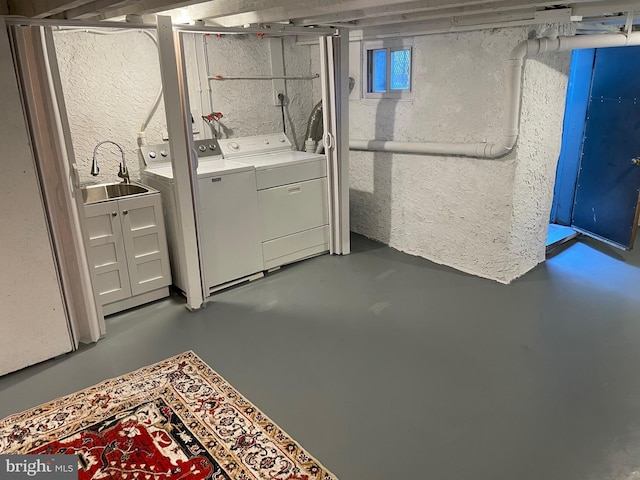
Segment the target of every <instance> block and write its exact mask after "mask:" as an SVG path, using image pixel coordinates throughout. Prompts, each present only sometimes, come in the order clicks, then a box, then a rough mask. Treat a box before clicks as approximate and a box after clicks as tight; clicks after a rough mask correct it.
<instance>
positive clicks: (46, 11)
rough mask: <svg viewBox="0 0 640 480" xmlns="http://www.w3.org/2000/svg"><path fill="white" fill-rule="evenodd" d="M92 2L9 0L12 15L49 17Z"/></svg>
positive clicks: (72, 0) (75, 0) (82, 0)
mask: <svg viewBox="0 0 640 480" xmlns="http://www.w3.org/2000/svg"><path fill="white" fill-rule="evenodd" d="M114 1H115V0H114ZM90 2H91V0H8V3H9V14H10V15H19V16H22V17H30V18H45V17H49V16H51V15H55V14H57V13H61V12H64V11H65V10H69V9H70V8H76V7H80V6H82V5H85V4H87V3H90Z"/></svg>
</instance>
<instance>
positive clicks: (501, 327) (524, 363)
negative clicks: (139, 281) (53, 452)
mask: <svg viewBox="0 0 640 480" xmlns="http://www.w3.org/2000/svg"><path fill="white" fill-rule="evenodd" d="M353 247H354V248H353V250H354V253H353V254H352V255H350V256H348V257H343V258H339V257H329V256H324V257H319V258H315V259H312V260H309V261H306V262H303V263H301V264H298V265H294V266H290V267H288V268H284V269H282V270H281V271H279V272H277V273H275V274H272V275H270V276H269V277H267V278H265V279H263V280H260V281H257V282H254V283H253V284H249V285H245V286H242V287H240V288H236V289H234V290H231V291H228V292H226V293H224V294H221V295H219V296H218V297H217V301H216V302H215V303H213V304H210V305H209V306H208V307H207V308H206V309H204V310H202V311H199V312H196V313H193V314H191V313H188V312H187V311H186V310H185V309H184V307H183V306H182V303H181V302H180V300H179V299H177V298H176V299H169V300H164V301H161V302H158V303H155V304H153V305H151V306H148V307H145V308H141V309H137V310H133V311H130V312H127V313H125V314H122V315H119V316H115V317H113V318H111V319H109V320H108V324H107V327H108V337H107V338H106V339H105V340H104V341H101V342H100V343H99V344H97V345H95V346H93V347H88V348H84V349H82V350H81V351H78V352H76V353H74V354H71V355H67V356H64V357H62V358H58V359H55V360H52V361H48V362H45V363H43V364H40V365H37V366H34V367H31V368H28V369H25V370H23V371H21V372H17V373H15V374H11V375H7V376H5V377H3V378H0V417H4V416H5V415H8V414H10V413H13V412H17V411H20V410H23V409H26V408H29V407H32V406H34V405H36V404H39V403H42V402H45V401H48V400H51V399H53V398H56V397H58V396H61V395H65V394H68V393H71V392H73V391H76V390H79V389H82V388H85V387H88V386H90V385H92V384H95V383H98V382H100V381H101V380H103V379H105V378H107V377H113V376H117V375H121V374H124V373H126V372H129V371H131V370H134V369H136V368H139V367H142V366H145V365H148V364H151V363H154V362H156V361H159V360H162V359H164V358H166V357H169V356H171V355H174V354H177V353H180V352H182V351H185V350H188V349H192V350H194V351H195V352H196V353H197V354H198V355H200V356H201V357H202V358H203V359H204V360H205V361H206V362H207V363H208V364H209V365H211V366H212V367H213V368H214V369H215V370H216V371H218V372H219V373H220V374H221V375H223V376H224V377H226V378H227V379H228V380H229V381H230V382H231V383H232V384H233V385H234V386H235V387H236V388H237V389H238V390H240V391H241V392H242V393H243V394H244V395H246V396H247V397H248V398H249V399H250V400H251V401H253V402H254V403H255V404H256V405H257V406H259V407H260V408H261V409H262V410H263V411H264V412H265V413H267V415H269V416H271V418H272V419H273V420H275V421H276V422H277V423H278V424H279V425H280V426H281V427H283V428H284V429H285V430H286V431H287V432H288V433H289V434H291V435H292V436H293V437H294V438H296V439H297V440H298V441H299V442H300V443H302V445H303V446H305V447H306V448H307V449H308V450H309V451H310V452H311V453H312V454H314V455H315V456H316V457H318V458H319V459H320V460H321V461H322V462H323V463H324V464H325V465H326V466H327V467H328V468H329V469H331V470H332V471H334V472H335V473H336V474H337V475H338V476H339V478H340V479H342V480H363V479H367V480H377V479H380V480H382V479H384V480H390V479H408V480H412V479H416V480H422V479H434V480H448V479H452V480H453V479H455V480H463V479H464V480H467V479H473V480H480V479H486V480H556V479H557V480H590V479H592V480H612V479H615V480H618V479H620V480H622V479H624V480H631V479H638V478H640V295H639V294H638V285H640V254H639V253H638V252H633V253H623V252H618V251H615V250H613V249H612V248H611V247H608V246H606V245H602V244H598V243H597V242H595V241H591V240H589V239H580V240H579V241H577V242H572V243H571V244H569V245H568V246H565V247H563V248H562V249H561V250H560V252H559V253H558V254H556V255H555V256H554V257H553V258H551V259H550V260H549V261H548V262H547V263H546V264H545V265H541V266H539V267H538V268H537V269H535V270H534V271H533V272H531V273H529V274H527V275H526V276H525V277H524V278H522V279H520V280H518V281H516V282H514V283H513V284H512V285H509V286H504V285H499V284H496V283H493V282H491V281H488V280H483V279H479V278H474V277H471V276H468V275H465V274H462V273H459V272H456V271H454V270H451V269H449V268H445V267H441V266H438V265H435V264H433V263H430V262H428V261H426V260H422V259H419V258H415V257H411V256H409V255H405V254H402V253H400V252H397V251H394V250H392V249H389V248H386V247H384V246H382V245H379V244H376V243H374V242H371V241H368V240H365V239H363V238H361V237H355V238H354V245H353Z"/></svg>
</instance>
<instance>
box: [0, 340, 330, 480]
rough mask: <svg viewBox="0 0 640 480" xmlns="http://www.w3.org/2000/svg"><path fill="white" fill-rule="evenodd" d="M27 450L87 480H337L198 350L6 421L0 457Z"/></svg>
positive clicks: (0, 429) (1, 428)
mask: <svg viewBox="0 0 640 480" xmlns="http://www.w3.org/2000/svg"><path fill="white" fill-rule="evenodd" d="M27 453H29V454H47V455H60V454H75V455H77V456H78V461H79V478H80V479H102V478H111V479H116V478H119V479H134V478H135V479H139V480H142V479H145V480H152V479H153V480H159V479H163V480H177V479H192V480H201V479H202V480H204V479H216V480H218V479H229V480H231V479H238V480H250V479H261V480H262V479H265V480H267V479H268V480H335V477H334V475H333V474H331V473H330V472H329V471H327V469H325V468H324V467H323V466H322V465H321V464H320V462H318V461H317V460H315V459H314V458H313V457H312V456H311V455H309V454H308V453H307V452H306V451H305V450H304V449H303V448H302V447H301V446H300V445H299V444H298V443H297V442H296V441H294V440H293V439H292V438H291V437H289V435H287V434H286V433H285V432H283V431H282V429H280V428H279V427H278V426H277V425H276V424H275V423H274V422H272V421H271V420H270V419H269V418H268V417H267V416H266V415H265V414H263V413H262V412H261V411H260V410H259V409H258V408H256V407H255V406H254V405H252V404H251V403H250V402H249V401H248V400H247V399H246V398H244V397H243V396H242V395H241V394H240V393H238V391H236V390H235V389H234V388H233V387H232V386H231V385H229V383H228V382H226V381H225V380H224V379H223V378H222V377H221V376H220V375H218V374H217V373H216V372H214V371H213V370H212V369H211V368H210V367H209V366H208V365H207V364H206V363H204V362H203V361H202V360H201V359H200V358H198V356H197V355H196V354H195V353H193V352H185V353H183V354H181V355H177V356H175V357H172V358H170V359H168V360H165V361H163V362H160V363H157V364H155V365H151V366H149V367H145V368H142V369H140V370H137V371H135V372H133V373H130V374H127V375H124V376H122V377H117V378H113V379H110V380H106V381H104V382H102V383H100V384H98V385H96V386H94V387H91V388H88V389H86V390H82V391H80V392H77V393H74V394H72V395H69V396H66V397H63V398H59V399H57V400H54V401H52V402H50V403H47V404H44V405H41V406H39V407H36V408H33V409H31V410H27V411H25V412H23V413H19V414H16V415H12V416H10V417H7V418H5V419H3V420H0V454H27Z"/></svg>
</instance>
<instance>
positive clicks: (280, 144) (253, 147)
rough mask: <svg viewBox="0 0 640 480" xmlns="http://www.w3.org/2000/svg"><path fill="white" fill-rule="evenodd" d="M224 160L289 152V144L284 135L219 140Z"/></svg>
mask: <svg viewBox="0 0 640 480" xmlns="http://www.w3.org/2000/svg"><path fill="white" fill-rule="evenodd" d="M220 147H221V148H222V153H223V155H224V158H238V157H246V156H249V155H261V154H265V153H276V152H283V151H287V150H291V149H292V148H293V147H292V145H291V142H290V141H289V139H288V138H287V136H286V135H285V134H284V133H271V134H267V135H256V136H255V137H238V138H225V139H221V140H220Z"/></svg>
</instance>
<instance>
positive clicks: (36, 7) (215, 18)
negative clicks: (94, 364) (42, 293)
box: [0, 0, 640, 33]
mask: <svg viewBox="0 0 640 480" xmlns="http://www.w3.org/2000/svg"><path fill="white" fill-rule="evenodd" d="M2 1H6V4H7V7H5V6H4V5H2V7H5V8H2V7H0V10H4V11H5V12H7V11H8V13H9V14H10V15H20V16H26V17H35V18H56V19H85V20H106V19H120V18H122V17H124V16H126V15H141V16H142V20H145V21H146V20H152V19H151V18H147V17H146V15H151V14H156V13H164V14H169V15H171V16H172V17H173V19H174V23H183V22H187V21H190V20H191V21H193V20H204V21H205V24H207V25H216V26H223V27H242V26H247V25H268V24H274V23H283V22H284V23H287V24H291V25H297V26H313V25H321V26H335V27H346V28H350V29H357V30H365V31H374V32H377V33H385V32H389V33H390V32H401V31H407V32H410V31H417V30H419V31H423V32H430V31H433V32H435V31H438V32H440V31H456V30H470V29H476V28H487V27H495V26H509V25H527V24H534V23H539V24H543V23H566V22H570V21H573V22H576V25H577V26H578V28H583V29H584V28H586V29H594V28H595V29H617V28H621V27H623V26H624V25H625V23H626V22H627V19H628V18H629V15H628V12H629V11H633V9H634V7H635V8H636V9H637V10H638V16H639V17H640V1H638V0H635V1H630V0H573V1H560V0H550V1H549V0H547V1H545V0H537V1H535V0H494V1H490V2H485V1H478V0H413V1H407V0H212V1H206V2H203V1H201V0H0V2H2Z"/></svg>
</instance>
